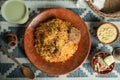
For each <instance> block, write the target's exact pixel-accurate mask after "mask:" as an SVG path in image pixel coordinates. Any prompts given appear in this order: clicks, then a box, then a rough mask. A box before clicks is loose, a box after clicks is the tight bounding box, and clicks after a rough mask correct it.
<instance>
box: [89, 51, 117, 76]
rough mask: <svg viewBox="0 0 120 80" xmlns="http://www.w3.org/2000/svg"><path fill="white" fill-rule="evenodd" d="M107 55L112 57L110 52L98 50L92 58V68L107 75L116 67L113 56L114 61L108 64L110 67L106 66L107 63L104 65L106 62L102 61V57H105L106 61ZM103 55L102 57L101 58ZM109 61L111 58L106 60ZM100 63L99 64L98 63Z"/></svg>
mask: <svg viewBox="0 0 120 80" xmlns="http://www.w3.org/2000/svg"><path fill="white" fill-rule="evenodd" d="M107 56H110V57H112V55H110V53H108V52H104V51H101V52H97V53H96V54H95V55H94V56H93V58H92V60H91V66H92V68H93V70H94V71H95V72H96V73H98V74H100V75H107V74H109V73H111V72H112V71H113V69H114V68H115V61H114V58H113V57H112V59H113V60H112V61H113V62H112V61H111V64H110V65H109V66H108V65H107V66H108V67H106V66H105V65H104V62H102V61H101V59H103V60H104V61H105V58H106V57H107ZM100 57H101V58H100ZM108 61H110V59H109V60H106V62H107V63H108ZM106 62H105V64H106ZM97 63H98V64H97ZM96 65H97V67H96ZM98 65H99V66H98Z"/></svg>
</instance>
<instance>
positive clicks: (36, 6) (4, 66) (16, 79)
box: [0, 0, 120, 80]
mask: <svg viewBox="0 0 120 80" xmlns="http://www.w3.org/2000/svg"><path fill="white" fill-rule="evenodd" d="M5 1H6V0H0V9H1V5H2V4H3V3H4V2H5ZM24 1H25V3H26V5H27V6H28V8H29V12H30V18H29V20H28V22H29V21H30V20H31V18H33V17H34V16H35V15H36V14H37V13H39V12H42V11H43V10H46V9H48V8H53V7H63V8H67V9H69V10H72V11H73V12H75V13H77V14H78V15H79V16H80V17H82V19H83V20H84V21H85V22H86V24H87V26H88V28H89V30H90V34H91V38H92V47H91V51H90V54H89V57H88V59H87V60H86V61H85V62H84V64H83V65H82V66H80V67H79V68H78V69H77V70H75V71H74V72H71V73H70V74H66V75H61V76H58V77H55V76H50V75H47V74H45V73H43V72H41V71H40V70H37V69H36V68H35V67H34V66H33V65H32V64H31V63H30V62H29V60H28V59H27V57H26V55H25V52H24V48H23V36H24V31H25V28H26V24H27V23H25V24H22V25H18V24H11V23H8V22H7V21H5V20H4V19H3V18H2V16H1V12H0V45H3V46H4V47H5V48H7V49H8V51H9V52H10V53H11V54H12V55H13V56H15V57H16V59H17V60H18V61H20V62H21V63H22V64H24V65H27V66H29V67H30V68H31V69H32V70H33V71H34V73H35V75H36V77H35V80H62V79H63V80H106V79H108V80H119V79H120V62H119V61H116V63H117V64H116V67H115V69H114V70H113V72H112V73H111V74H109V75H106V76H100V75H98V74H96V73H94V72H93V70H92V68H91V66H90V59H91V57H92V56H93V55H94V54H95V52H97V51H107V52H110V53H111V52H112V50H113V49H114V48H115V47H120V39H119V40H118V41H117V42H116V43H115V44H113V45H103V44H101V43H99V41H98V40H97V38H96V35H95V32H96V29H97V27H98V25H100V24H101V23H104V22H111V23H114V24H115V25H117V27H118V28H119V27H120V26H119V25H120V19H104V18H102V17H99V16H98V15H97V14H95V13H94V12H93V11H92V10H91V9H90V8H89V7H88V5H87V4H86V3H85V2H84V0H24ZM10 31H12V32H14V33H15V34H17V36H18V44H17V45H16V46H14V47H8V46H7V44H6V43H5V42H4V40H3V37H4V34H5V33H6V32H10ZM0 80H28V78H26V77H24V76H23V75H22V73H21V70H20V68H19V67H18V65H17V64H15V63H14V62H13V61H12V60H10V59H9V58H8V57H7V56H6V55H5V54H4V53H3V52H1V51H0Z"/></svg>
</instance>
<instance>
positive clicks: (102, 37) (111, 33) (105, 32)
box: [97, 22, 119, 44]
mask: <svg viewBox="0 0 120 80" xmlns="http://www.w3.org/2000/svg"><path fill="white" fill-rule="evenodd" d="M97 38H98V40H99V41H100V42H101V43H103V44H113V43H115V42H116V41H117V40H118V38H119V30H118V28H117V27H116V25H114V24H113V23H109V22H106V23H103V24H102V25H100V26H99V28H98V29H97Z"/></svg>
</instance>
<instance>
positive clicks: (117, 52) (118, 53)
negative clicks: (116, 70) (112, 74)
mask: <svg viewBox="0 0 120 80" xmlns="http://www.w3.org/2000/svg"><path fill="white" fill-rule="evenodd" d="M112 55H113V57H114V58H115V59H116V60H120V47H116V48H114V49H113V51H112Z"/></svg>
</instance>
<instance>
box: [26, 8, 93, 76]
mask: <svg viewBox="0 0 120 80" xmlns="http://www.w3.org/2000/svg"><path fill="white" fill-rule="evenodd" d="M51 18H59V19H62V20H66V21H69V22H71V24H72V25H73V26H75V27H76V28H77V29H78V30H80V32H81V39H80V41H79V43H78V45H79V47H78V49H77V51H76V52H75V54H74V55H73V56H72V57H71V58H70V59H68V60H67V61H66V62H64V63H60V62H58V63H50V62H47V61H45V60H44V59H43V58H42V56H40V55H39V54H38V53H37V52H36V49H35V47H34V35H33V33H34V30H35V28H36V27H37V26H38V25H39V24H40V23H42V22H44V21H46V20H48V19H51ZM90 48H91V37H90V33H89V30H88V28H87V26H86V24H85V22H84V21H83V20H82V19H81V18H80V17H79V16H78V15H77V14H75V13H74V12H72V11H70V10H68V9H63V8H54V9H48V10H45V11H43V12H41V13H39V14H38V15H37V16H35V17H34V18H33V19H32V20H31V22H30V23H29V24H28V26H27V28H26V31H25V34H24V49H25V53H26V55H27V57H28V59H29V60H30V62H31V63H32V64H33V65H34V66H35V67H36V68H38V69H39V70H41V71H43V72H45V73H47V74H50V75H55V76H57V75H63V74H66V73H69V72H71V71H73V70H75V69H76V68H78V67H79V66H80V65H82V64H83V62H84V61H85V60H86V59H87V57H88V55H89V52H90Z"/></svg>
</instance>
